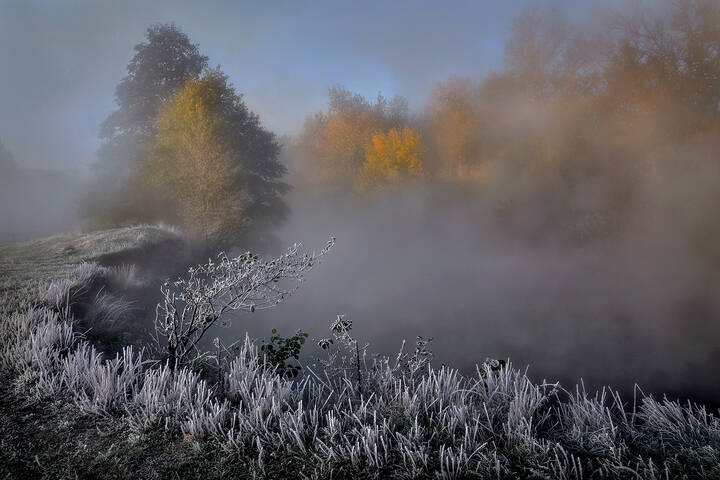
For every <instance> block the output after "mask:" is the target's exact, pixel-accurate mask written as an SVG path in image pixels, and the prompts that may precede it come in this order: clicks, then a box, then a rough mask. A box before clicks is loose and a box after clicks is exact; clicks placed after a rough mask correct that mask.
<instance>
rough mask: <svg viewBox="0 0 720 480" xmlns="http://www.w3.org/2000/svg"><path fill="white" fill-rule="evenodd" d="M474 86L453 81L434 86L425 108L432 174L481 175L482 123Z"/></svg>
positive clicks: (452, 175) (450, 175) (454, 78)
mask: <svg viewBox="0 0 720 480" xmlns="http://www.w3.org/2000/svg"><path fill="white" fill-rule="evenodd" d="M476 91H477V86H476V84H475V83H474V82H472V81H471V80H469V79H464V78H457V77H453V78H451V79H450V80H449V81H448V82H446V83H442V84H440V85H438V86H437V87H436V88H435V89H434V91H433V93H432V95H431V99H430V104H429V107H428V117H429V119H428V126H427V128H428V133H427V134H426V136H427V137H428V139H429V141H430V142H431V143H432V147H433V148H432V160H433V169H434V171H435V173H437V174H440V175H443V176H446V177H456V178H458V177H477V176H478V175H480V172H481V163H482V158H481V146H482V139H481V134H482V128H483V127H482V123H483V119H482V117H481V115H480V114H479V112H478V111H477V102H478V100H477V98H476V97H477V95H476Z"/></svg>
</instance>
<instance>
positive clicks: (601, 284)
mask: <svg viewBox="0 0 720 480" xmlns="http://www.w3.org/2000/svg"><path fill="white" fill-rule="evenodd" d="M469 200H472V201H469ZM291 205H293V214H292V217H291V219H290V220H289V221H288V222H287V224H286V225H285V226H284V227H283V228H281V229H280V231H279V232H278V236H279V237H280V238H281V239H286V240H287V241H288V242H290V241H302V242H303V243H304V244H305V245H306V246H307V247H308V248H313V247H314V246H321V245H323V244H324V241H325V240H326V239H327V236H328V234H330V233H332V234H333V235H335V236H336V237H337V239H338V242H337V245H336V247H335V248H334V249H333V250H332V251H331V253H330V254H329V255H328V256H327V257H326V260H325V261H324V262H323V264H321V265H319V266H318V267H317V268H316V269H315V270H314V271H312V272H311V273H310V274H309V275H308V276H307V279H306V282H305V284H304V285H303V287H302V288H301V289H300V290H299V291H298V292H297V293H296V294H295V295H294V296H293V297H292V298H290V299H288V300H287V301H286V302H285V303H284V304H281V305H280V306H279V307H276V308H275V309H272V310H267V311H263V312H258V313H255V314H253V315H254V316H252V315H247V314H246V315H243V316H242V317H241V318H238V319H237V323H235V325H234V327H233V328H232V330H231V331H232V332H234V334H240V333H241V332H244V331H245V330H246V329H247V330H249V331H250V332H251V334H255V335H256V336H258V337H263V336H267V335H268V331H269V329H270V328H278V329H279V330H280V331H281V332H282V333H284V334H290V333H292V331H294V330H295V329H297V328H302V329H304V330H305V331H308V332H309V333H310V334H311V337H313V338H322V337H325V336H328V332H327V327H328V324H329V322H330V321H331V320H333V319H334V317H335V315H336V314H339V313H345V314H347V315H348V316H349V317H350V318H351V319H353V321H354V330H355V333H356V336H357V337H358V338H360V339H363V340H366V341H368V342H370V343H371V349H370V350H371V351H373V350H374V351H379V352H382V353H393V352H396V351H397V350H398V349H399V346H400V344H401V341H402V340H403V339H406V340H407V341H408V345H407V347H408V348H414V340H415V336H416V335H422V336H423V337H434V341H433V343H432V348H433V350H434V352H435V354H436V357H435V359H436V362H437V363H442V364H447V365H450V366H455V367H458V368H460V369H462V370H463V371H466V372H472V371H473V370H474V366H475V364H476V363H479V362H482V361H483V360H485V358H486V357H490V358H503V359H504V358H510V359H511V360H512V361H513V362H514V364H515V365H517V366H523V367H524V366H529V367H530V369H529V373H530V375H531V376H532V377H533V378H536V379H538V380H541V379H547V380H548V381H553V382H554V381H557V380H560V381H561V382H562V383H564V384H565V385H572V384H574V383H576V382H579V381H580V380H581V379H582V380H583V381H584V383H585V385H586V386H587V387H588V389H590V390H592V389H595V388H600V387H602V386H605V385H611V386H613V387H614V388H617V389H620V390H622V391H624V392H626V393H629V394H631V393H632V388H633V385H634V384H635V383H637V384H639V385H640V387H641V388H643V390H644V391H645V392H646V393H655V394H660V395H661V394H663V393H667V394H668V395H670V396H673V395H677V396H680V397H687V396H690V397H692V398H694V399H698V400H700V399H702V400H705V401H709V402H717V401H718V400H720V398H718V396H717V390H716V389H715V387H714V385H715V384H716V382H717V381H718V380H720V374H718V373H717V371H716V370H715V369H714V367H713V366H714V365H716V362H717V360H718V359H719V357H720V340H719V339H720V323H719V322H718V314H719V313H720V301H719V298H720V297H719V296H718V288H720V283H719V282H718V278H717V276H716V275H715V274H714V273H713V272H712V269H710V268H708V266H707V265H705V264H704V263H703V261H701V260H700V259H698V258H697V256H694V255H693V254H692V252H691V250H690V248H689V244H688V238H687V237H686V236H685V234H684V232H683V231H682V230H678V227H679V223H681V222H682V219H681V218H677V217H673V216H672V215H671V213H670V212H668V211H663V210H662V209H661V207H659V206H657V205H649V204H647V202H645V205H644V207H643V208H642V209H639V211H638V212H637V213H635V214H634V215H632V216H631V218H630V219H629V220H628V222H627V224H626V225H625V226H624V229H623V231H622V232H621V233H620V234H619V235H617V236H614V237H611V238H607V239H605V240H602V241H596V242H588V243H575V244H568V243H567V242H566V241H563V240H558V239H552V238H549V239H545V240H540V241H526V240H524V239H522V238H518V236H515V237H514V238H513V236H511V235H507V234H504V233H503V231H502V229H500V228H499V227H498V224H497V218H495V215H494V214H493V212H494V206H495V202H494V200H493V199H492V198H490V197H489V196H488V195H485V196H483V195H476V196H474V197H473V198H471V199H470V198H467V197H464V196H463V195H456V194H453V193H449V192H447V191H444V192H439V191H433V190H430V191H428V190H427V189H412V188H409V189H407V190H404V191H402V192H394V193H388V194H385V195H379V196H375V197H373V198H362V199H351V198H348V197H342V196H340V197H334V198H328V197H325V196H322V195H317V196H312V195H309V194H305V193H300V192H296V193H295V194H294V195H293V196H292V197H291ZM538 208H541V207H538Z"/></svg>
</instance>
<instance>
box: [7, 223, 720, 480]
mask: <svg viewBox="0 0 720 480" xmlns="http://www.w3.org/2000/svg"><path fill="white" fill-rule="evenodd" d="M144 228H147V227H144ZM117 233H118V232H113V233H111V234H110V237H111V238H116V237H117ZM126 234H127V235H130V238H132V234H131V232H125V233H122V234H121V235H119V237H123V236H124V235H126ZM160 237H161V238H162V235H160ZM94 238H95V239H96V240H93V241H89V242H87V243H83V242H82V239H80V241H77V240H76V242H75V243H74V244H72V245H70V247H72V248H77V247H75V246H74V245H89V246H88V247H82V251H85V252H88V253H89V252H96V253H95V255H96V256H95V257H94V258H96V259H97V258H101V259H104V261H106V262H107V261H108V260H107V259H108V258H111V259H113V261H112V262H110V263H117V262H118V259H119V258H128V257H127V255H124V254H123V253H122V252H118V250H117V249H115V250H113V248H109V249H104V248H96V247H95V246H96V245H98V243H99V244H101V245H111V246H112V245H122V244H123V243H122V242H119V241H118V242H115V241H111V242H103V241H100V242H98V241H97V239H98V238H100V239H102V238H103V234H102V233H98V234H95V236H94ZM53 242H54V241H46V242H45V243H43V242H36V243H35V244H28V245H24V246H19V247H18V246H16V247H13V248H16V251H15V252H16V253H18V255H19V256H20V258H22V254H23V253H24V254H25V256H26V257H25V258H26V260H25V261H26V264H28V265H30V264H31V263H32V257H33V255H35V254H38V252H41V251H46V252H55V255H57V251H58V247H56V246H53V245H52V244H53ZM40 245H45V247H43V248H44V250H42V249H41V248H40V247H39V246H40ZM130 245H132V242H130ZM126 246H127V244H126ZM65 248H67V247H63V248H62V250H60V252H63V250H64V249H65ZM124 248H127V247H124ZM130 248H131V249H133V250H136V249H135V247H132V246H131V247H130ZM143 248H145V249H147V248H149V247H147V246H146V247H143ZM107 250H110V253H109V254H108V253H107ZM5 252H7V250H6V251H5ZM33 252H34V253H33ZM97 252H101V253H97ZM88 253H85V254H78V253H76V251H73V252H72V253H65V254H63V253H61V254H62V255H67V256H68V257H69V258H72V259H74V260H73V262H74V266H72V267H73V268H69V266H62V262H60V261H53V262H50V261H47V260H43V262H46V265H52V264H56V265H57V264H61V266H60V267H57V268H55V269H53V268H50V267H48V268H47V270H45V272H46V273H47V274H48V278H50V279H53V281H52V282H51V284H50V285H49V286H47V287H46V288H45V289H44V290H39V289H34V290H33V288H30V287H28V288H27V289H26V290H25V293H27V295H30V294H31V293H32V292H35V295H36V297H35V298H34V299H32V300H30V299H29V297H24V298H23V299H22V300H21V301H17V300H15V301H14V302H12V301H11V302H6V303H5V304H4V307H3V308H2V309H1V310H0V317H1V321H2V323H1V324H0V334H1V335H0V365H1V366H2V367H3V368H2V378H1V379H0V380H1V384H0V394H1V395H2V401H0V417H2V418H1V420H0V427H2V428H1V429H0V447H1V448H2V451H3V453H4V455H2V456H0V472H1V473H2V474H3V475H4V476H5V478H201V477H202V478H318V479H319V478H559V479H564V478H567V479H582V478H628V479H630V478H632V479H636V478H643V479H661V478H666V479H667V478H708V479H712V478H720V422H719V421H718V419H717V417H716V416H714V415H712V414H709V413H708V412H706V411H705V409H704V408H703V407H701V406H696V405H690V404H688V405H680V404H678V403H676V402H671V401H667V400H662V401H657V400H655V399H652V398H646V397H641V398H639V399H638V400H637V402H636V403H627V402H625V401H624V400H623V399H621V398H620V397H619V396H618V395H617V394H615V393H613V392H612V391H606V392H602V393H600V394H597V395H587V394H586V393H585V392H584V391H583V390H581V389H576V390H575V391H571V392H567V391H565V390H563V389H562V388H560V386H558V385H537V384H534V383H532V382H531V381H530V380H529V379H528V377H527V376H526V375H525V374H524V373H523V372H521V371H518V370H515V369H513V368H512V367H511V366H510V365H507V366H499V365H493V364H487V363H486V364H482V365H480V366H478V369H477V372H476V375H474V376H463V375H461V374H460V373H459V372H458V371H457V370H454V369H451V368H446V367H443V368H440V369H435V368H432V367H431V366H430V365H429V364H427V363H426V362H425V360H427V357H426V356H425V355H424V353H423V351H422V350H421V349H420V350H416V352H415V353H414V354H407V355H399V356H398V357H397V358H393V359H390V358H384V357H377V358H371V359H368V360H367V361H362V363H361V362H360V356H359V355H355V356H353V355H352V353H353V352H355V354H358V350H357V343H356V342H355V341H354V340H353V339H352V338H350V337H349V333H348V332H349V330H347V329H346V328H345V327H343V328H341V329H340V334H339V335H338V336H337V338H336V340H337V342H336V344H335V345H338V344H342V343H343V342H346V344H347V345H349V346H350V347H351V348H350V350H349V352H345V353H350V355H344V354H343V352H339V355H335V356H333V357H332V361H329V362H328V363H326V364H324V365H320V366H319V367H316V368H314V369H306V370H305V371H304V375H303V376H301V377H300V378H297V379H295V380H288V379H286V378H282V377H281V376H279V375H278V373H277V372H276V370H275V367H273V366H271V365H268V364H267V363H265V362H264V361H263V360H262V358H261V357H260V355H259V350H258V347H257V345H256V344H255V343H254V342H253V341H251V340H250V339H246V340H245V342H244V343H242V344H241V348H240V350H239V352H237V355H236V357H235V358H234V360H232V362H231V363H229V364H228V365H227V367H226V368H225V369H223V371H222V373H221V374H220V375H219V376H215V375H213V376H206V375H204V374H202V373H201V372H198V371H193V370H190V369H187V368H185V369H181V370H178V371H176V372H174V373H173V372H171V371H169V369H168V368H167V365H166V364H165V365H164V364H163V363H162V362H154V361H150V362H148V361H147V360H148V358H149V357H148V355H147V353H146V354H145V356H143V354H142V352H139V351H137V350H133V349H132V348H125V349H123V350H122V351H118V350H116V351H115V355H102V354H101V353H100V352H99V351H98V350H96V345H98V343H97V342H96V341H95V340H93V339H91V338H88V336H87V335H84V334H82V333H81V332H82V331H84V330H82V329H78V328H77V326H78V325H79V324H80V323H82V319H77V318H73V316H72V313H73V312H81V313H83V314H87V313H88V312H92V313H93V319H94V321H95V322H96V323H106V322H108V321H110V322H111V323H116V322H117V317H118V315H117V310H118V309H117V308H116V302H114V301H112V300H108V299H107V298H106V297H98V295H97V294H96V295H94V296H92V295H90V296H89V297H88V292H92V291H93V290H97V289H98V288H104V286H106V285H120V286H122V285H123V284H127V283H133V282H137V279H136V278H134V276H133V275H128V271H127V270H126V269H113V268H109V267H105V266H102V265H98V264H97V263H87V259H88V258H93V257H89V256H88ZM108 255H109V256H108ZM6 258H7V257H6ZM55 258H56V260H57V257H55ZM5 263H6V264H7V263H12V260H6V261H5ZM68 263H70V262H68ZM28 268H32V266H31V265H30V267H28ZM65 268H69V270H67V271H66V270H64V269H65ZM62 272H66V273H64V275H65V276H63V273H62ZM52 275H57V276H56V277H52ZM18 277H20V276H19V275H18ZM35 280H39V279H38V278H34V279H32V280H29V281H28V283H27V284H28V285H29V284H31V283H32V281H35ZM17 291H18V290H14V292H17ZM48 292H52V293H51V294H48ZM13 295H17V293H13ZM21 297H22V296H21ZM13 298H16V297H13ZM88 298H92V299H93V300H92V301H90V300H88ZM97 298H102V300H101V301H97ZM63 299H65V300H66V303H65V304H63V302H62V300H63ZM77 303H81V304H84V305H86V306H87V305H89V306H87V308H82V309H79V310H77V309H76V310H72V309H70V308H67V306H68V305H76V304H77ZM340 320H341V319H338V321H339V322H340ZM343 325H345V326H349V324H344V323H342V322H341V323H340V326H343ZM335 330H336V332H337V331H338V330H337V329H335ZM353 342H355V343H353ZM150 358H151V357H150ZM353 358H355V360H353ZM353 362H355V363H353ZM0 478H2V477H1V476H0Z"/></svg>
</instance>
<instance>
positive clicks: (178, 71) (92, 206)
mask: <svg viewBox="0 0 720 480" xmlns="http://www.w3.org/2000/svg"><path fill="white" fill-rule="evenodd" d="M145 39H146V41H144V42H142V43H140V44H138V45H136V46H135V55H134V56H133V58H132V59H131V60H130V62H129V63H128V66H127V72H128V73H127V75H126V76H125V77H124V78H123V79H122V80H121V82H120V83H119V85H118V86H117V89H116V92H115V101H116V103H117V105H118V108H117V109H116V110H115V111H113V112H112V113H111V114H110V115H109V116H108V118H107V119H106V120H105V121H104V122H103V124H102V128H101V131H100V137H101V139H102V140H103V143H102V146H101V147H100V150H99V152H98V162H97V164H96V173H97V175H98V180H99V181H98V188H97V190H96V192H95V193H94V194H93V195H91V198H90V199H89V200H88V202H87V205H88V208H87V212H88V214H89V216H90V217H91V218H93V219H95V220H99V221H100V223H110V224H122V223H130V222H138V221H159V220H164V221H179V222H181V223H182V224H183V225H184V226H185V227H186V228H188V229H189V231H191V232H192V233H194V234H196V236H197V237H198V238H205V239H214V240H219V239H221V237H222V238H223V239H225V240H228V239H229V238H227V237H226V236H227V235H235V236H237V235H240V234H241V232H242V231H243V229H244V228H247V227H249V226H250V225H253V226H257V225H259V224H261V223H264V222H265V221H276V220H279V219H282V218H283V217H284V215H285V214H286V211H287V207H286V205H285V204H284V202H283V200H282V195H283V194H284V193H285V192H286V191H287V190H288V186H287V185H286V184H285V183H283V182H281V181H280V179H281V177H282V176H283V175H284V174H285V167H284V166H283V165H282V164H281V163H280V162H279V161H278V159H277V157H278V154H279V151H280V147H279V145H278V143H277V141H276V139H275V136H274V134H272V133H271V132H269V131H267V130H265V129H264V128H263V127H262V125H261V124H260V119H259V117H258V116H257V115H255V114H254V113H252V112H250V111H249V110H248V109H247V107H246V106H245V104H244V103H243V102H242V99H241V96H240V95H238V94H237V93H236V92H235V90H234V89H233V87H232V86H231V85H230V84H229V83H228V81H227V77H226V76H225V75H224V74H223V73H222V72H221V71H220V69H219V67H218V68H216V69H209V68H208V57H206V56H204V55H202V54H201V53H200V51H199V48H198V45H197V44H193V43H192V42H191V41H190V39H189V38H188V36H187V35H186V34H185V33H183V32H182V31H181V30H180V29H179V28H178V27H176V26H175V25H174V24H157V25H153V26H151V27H150V28H148V30H147V32H146V34H145ZM146 175H149V176H151V178H143V177H144V176H146ZM225 176H226V177H227V178H223V177H225ZM201 199H202V200H201ZM221 212H222V213H221ZM203 215H207V216H208V218H201V217H202V216H203ZM231 218H232V220H231Z"/></svg>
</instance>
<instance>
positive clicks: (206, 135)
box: [143, 71, 248, 240]
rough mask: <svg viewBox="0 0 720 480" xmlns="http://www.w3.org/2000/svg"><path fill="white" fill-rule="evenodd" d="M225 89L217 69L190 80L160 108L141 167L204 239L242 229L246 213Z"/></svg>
mask: <svg viewBox="0 0 720 480" xmlns="http://www.w3.org/2000/svg"><path fill="white" fill-rule="evenodd" d="M226 91H227V85H226V83H225V77H224V76H223V75H222V74H220V73H219V72H218V71H211V72H209V73H208V74H206V75H205V76H204V77H203V78H200V79H194V78H193V79H190V80H189V81H188V82H187V83H186V84H185V86H184V87H183V88H182V90H181V91H180V92H179V93H178V95H177V97H176V98H175V99H174V101H172V102H170V103H168V104H167V105H165V107H164V108H163V109H162V111H161V113H160V116H159V118H158V120H157V123H156V125H155V126H156V130H157V135H156V138H155V140H154V142H153V144H152V145H151V147H150V151H149V152H148V156H147V159H146V163H145V165H144V172H143V173H144V175H143V177H144V179H145V182H146V184H147V185H148V186H149V187H151V188H152V189H153V190H155V191H156V192H157V193H158V194H160V195H161V196H162V197H164V198H166V199H170V200H171V201H172V203H174V204H175V207H176V208H175V209H176V213H177V216H178V219H179V220H180V222H181V223H182V225H183V227H184V228H185V229H186V231H187V232H188V233H189V234H191V235H193V236H195V237H196V238H201V239H205V240H211V239H218V238H222V237H223V236H225V235H227V234H228V233H229V230H238V229H241V228H242V227H243V224H244V222H245V219H246V218H247V215H246V213H247V212H246V211H245V210H246V208H245V207H246V205H247V200H248V198H247V194H246V193H244V191H243V190H242V189H241V188H240V184H241V177H242V172H241V171H240V168H239V166H238V165H237V163H236V162H235V161H234V155H233V152H234V150H233V140H232V139H233V133H232V129H231V125H232V123H231V122H229V121H228V118H227V110H226V108H225V106H226V104H225V102H224V94H225V93H226Z"/></svg>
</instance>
